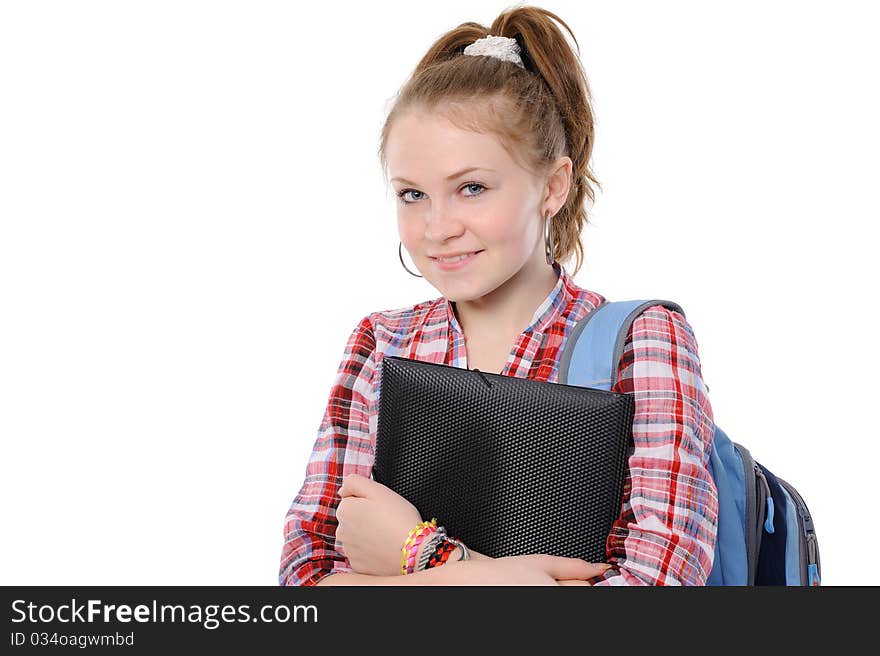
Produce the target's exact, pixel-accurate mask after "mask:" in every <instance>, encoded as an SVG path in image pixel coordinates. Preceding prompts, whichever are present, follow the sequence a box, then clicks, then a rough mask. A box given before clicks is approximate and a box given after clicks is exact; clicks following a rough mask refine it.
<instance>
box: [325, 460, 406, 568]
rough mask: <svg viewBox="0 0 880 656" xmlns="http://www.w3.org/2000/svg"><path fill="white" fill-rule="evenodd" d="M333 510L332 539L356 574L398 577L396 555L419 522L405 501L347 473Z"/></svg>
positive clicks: (378, 484)
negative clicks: (334, 521)
mask: <svg viewBox="0 0 880 656" xmlns="http://www.w3.org/2000/svg"><path fill="white" fill-rule="evenodd" d="M339 496H340V497H342V499H341V501H340V502H339V505H338V507H337V508H336V519H337V520H338V522H339V526H338V527H337V529H336V538H337V539H338V540H339V541H340V542H341V543H342V545H341V549H342V551H343V552H344V553H345V556H346V558H348V560H349V562H350V563H351V567H352V569H353V570H354V571H355V572H357V573H359V574H372V575H374V576H394V575H396V574H400V552H401V549H403V543H404V541H405V540H406V537H407V535H409V532H410V531H411V530H412V529H414V528H415V527H416V525H417V524H418V523H419V522H421V521H422V517H421V515H420V514H419V511H418V510H417V509H416V507H415V506H414V505H412V504H411V503H410V502H409V501H407V500H406V499H404V498H403V497H402V496H400V495H399V494H397V493H396V492H394V490H392V489H391V488H389V487H386V486H385V485H382V484H381V483H378V482H376V481H374V480H372V479H370V478H366V477H365V476H361V475H359V474H350V475H348V476H346V477H345V478H343V479H342V486H341V487H340V488H339Z"/></svg>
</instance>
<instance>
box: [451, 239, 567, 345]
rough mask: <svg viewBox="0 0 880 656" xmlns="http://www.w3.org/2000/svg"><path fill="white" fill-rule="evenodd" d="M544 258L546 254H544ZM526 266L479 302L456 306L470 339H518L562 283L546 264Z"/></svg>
mask: <svg viewBox="0 0 880 656" xmlns="http://www.w3.org/2000/svg"><path fill="white" fill-rule="evenodd" d="M542 257H543V254H542ZM535 268H537V271H535V270H534V269H533V267H532V266H529V265H527V266H524V267H523V268H522V269H520V270H519V271H518V272H517V273H515V274H514V275H513V276H512V277H511V278H510V279H509V280H507V281H505V282H504V283H503V284H501V285H500V286H499V287H498V288H496V289H494V290H492V291H491V292H489V293H488V294H485V295H484V296H481V297H480V298H478V299H474V300H470V301H460V302H457V303H454V304H453V309H454V311H455V316H456V317H457V318H458V323H459V325H460V326H461V329H462V331H463V332H464V333H465V334H466V335H468V336H474V337H487V338H488V337H491V336H493V335H498V334H499V333H500V334H504V335H508V334H512V335H518V334H519V333H521V332H522V331H524V330H525V329H526V328H527V327H528V326H529V323H530V322H531V320H532V317H533V316H534V314H535V311H536V310H537V309H538V306H539V305H540V304H541V303H542V302H543V301H544V299H546V298H547V295H548V294H550V292H551V291H552V290H553V288H554V287H555V286H556V282H557V281H558V276H557V275H556V271H555V270H554V269H553V267H550V266H547V263H546V262H541V263H540V264H538V265H536V266H535Z"/></svg>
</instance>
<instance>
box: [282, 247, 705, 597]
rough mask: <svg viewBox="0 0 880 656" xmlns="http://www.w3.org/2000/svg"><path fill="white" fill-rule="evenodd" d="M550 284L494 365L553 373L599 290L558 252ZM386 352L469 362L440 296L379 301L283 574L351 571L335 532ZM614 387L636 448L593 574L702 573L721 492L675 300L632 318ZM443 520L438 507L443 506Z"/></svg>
mask: <svg viewBox="0 0 880 656" xmlns="http://www.w3.org/2000/svg"><path fill="white" fill-rule="evenodd" d="M556 270H557V273H558V275H559V277H558V280H557V283H556V286H555V287H554V289H553V290H552V291H551V292H550V294H549V295H548V296H547V298H546V299H545V300H544V302H543V303H541V305H540V306H539V307H538V308H537V310H536V311H535V313H534V315H533V317H532V321H531V322H530V324H529V326H528V327H527V328H526V329H525V330H524V331H523V332H522V333H521V334H520V336H519V337H518V338H517V341H516V344H515V345H514V346H513V348H512V350H511V352H510V354H509V355H508V359H507V363H506V364H505V366H504V369H503V371H502V372H501V373H502V374H504V375H508V376H517V377H520V378H530V379H535V380H542V381H550V382H554V383H555V382H557V380H558V365H559V362H558V361H559V357H560V356H561V354H562V347H563V345H564V343H565V340H566V338H567V337H568V335H569V334H570V332H571V330H572V328H573V327H574V326H575V324H576V323H577V322H578V321H579V320H580V319H581V318H582V317H584V316H585V315H586V314H587V313H589V312H592V311H593V310H595V309H596V308H597V307H598V306H599V305H600V304H601V303H602V302H603V301H604V300H605V299H604V297H603V296H601V295H599V294H597V293H595V292H592V291H589V290H586V289H583V288H580V287H578V286H577V285H575V283H574V281H573V280H572V279H571V277H570V276H569V274H568V273H567V271H566V270H565V268H564V267H562V266H561V265H559V264H557V265H556ZM386 355H400V356H403V357H408V358H413V359H418V360H425V361H428V362H437V363H441V364H447V365H452V366H455V367H461V368H466V367H467V353H466V350H465V340H464V334H463V332H462V330H461V327H460V325H459V323H458V319H457V318H456V316H455V312H454V309H453V303H451V302H449V301H448V300H447V299H446V298H445V297H441V298H438V299H435V300H432V301H426V302H422V303H418V304H416V305H414V306H411V307H406V308H400V309H395V310H386V311H380V312H374V313H371V314H369V315H368V316H366V317H364V318H363V319H361V320H360V322H359V323H358V325H357V326H356V327H355V328H354V330H353V331H352V333H351V335H350V337H349V338H348V341H347V343H346V345H345V351H344V354H343V358H342V361H341V363H340V364H339V368H338V370H337V374H336V378H335V381H334V383H333V385H332V387H331V390H330V398H329V401H328V403H327V408H326V410H325V412H324V417H323V420H322V422H321V425H320V427H319V429H318V436H317V440H316V441H315V444H314V449H313V451H312V454H311V456H310V458H309V461H308V464H307V466H306V472H305V478H304V481H303V484H302V487H301V489H300V491H299V493H298V494H297V495H296V497H295V498H294V500H293V503H292V504H291V506H290V509H289V511H288V512H287V516H286V521H285V524H284V544H283V547H282V553H281V567H280V570H279V576H278V580H279V583H280V585H314V584H315V583H317V582H318V581H319V580H320V579H321V578H322V577H324V576H326V575H328V574H331V573H336V572H350V571H352V569H351V566H350V564H349V563H348V561H347V559H346V558H345V556H344V555H343V554H342V553H340V551H339V549H338V545H337V543H336V537H335V536H336V526H337V523H336V514H335V513H336V502H337V499H338V497H337V493H338V490H339V487H340V486H341V485H342V478H343V477H344V476H346V475H348V474H352V473H357V474H361V475H363V476H366V477H369V476H370V473H371V469H372V465H373V444H374V443H375V436H376V429H377V426H378V393H379V387H378V383H379V376H377V375H376V374H377V371H378V365H379V364H380V363H381V360H382V358H383V357H385V356H386ZM617 375H618V379H617V381H616V382H615V384H614V386H613V387H612V390H613V391H615V392H624V393H627V394H633V395H634V396H635V416H634V419H633V440H634V450H633V452H632V454H631V455H630V458H629V467H628V471H627V475H626V479H625V483H624V491H623V503H622V507H621V513H620V516H619V518H618V519H617V521H616V522H615V523H614V525H613V528H612V530H611V533H610V534H609V537H608V541H607V545H606V555H607V561H608V562H609V563H611V564H612V567H611V569H609V570H607V571H606V572H605V573H604V574H601V575H599V576H597V577H595V578H593V579H591V581H590V582H591V583H592V584H593V585H704V584H705V582H706V579H707V577H708V575H709V572H710V570H711V567H712V562H713V558H714V551H715V539H716V535H717V519H718V498H717V490H716V488H715V484H714V483H713V481H712V479H711V477H710V475H709V470H708V462H709V455H710V453H711V440H712V437H713V434H714V428H715V427H714V421H713V416H712V407H711V405H710V403H709V398H708V396H707V392H706V387H705V385H704V384H703V380H702V374H701V371H700V360H699V355H698V353H697V340H696V338H695V337H694V333H693V331H692V329H691V327H690V325H689V324H688V322H687V321H686V320H685V318H684V317H683V316H682V315H681V314H680V313H678V312H674V311H672V310H668V309H666V308H664V307H663V306H661V305H655V306H652V307H649V308H647V309H646V310H644V311H643V312H642V313H641V314H640V315H639V316H638V317H637V318H636V320H635V321H634V322H633V325H632V328H631V330H630V333H629V335H628V336H627V340H626V343H625V347H624V351H623V356H622V358H621V362H620V364H619V369H618V372H617ZM438 519H439V521H440V523H441V524H442V518H438Z"/></svg>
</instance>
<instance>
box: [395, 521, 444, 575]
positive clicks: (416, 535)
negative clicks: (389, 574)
mask: <svg viewBox="0 0 880 656" xmlns="http://www.w3.org/2000/svg"><path fill="white" fill-rule="evenodd" d="M436 530H437V518H436V517H435V518H433V519H431V521H430V522H419V523H418V524H416V527H415V528H414V529H412V530H411V531H410V532H409V535H408V536H407V538H406V541H405V542H404V543H403V549H401V551H400V573H401V574H412V572H413V570H414V569H415V565H416V554H417V553H418V552H419V545H420V544H421V543H422V540H423V539H424V538H425V536H426V535H428V534H429V533H433V532H434V531H436Z"/></svg>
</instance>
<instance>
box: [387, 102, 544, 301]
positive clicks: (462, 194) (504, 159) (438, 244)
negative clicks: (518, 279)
mask: <svg viewBox="0 0 880 656" xmlns="http://www.w3.org/2000/svg"><path fill="white" fill-rule="evenodd" d="M386 159H387V162H388V169H389V177H390V178H391V183H392V185H393V187H394V191H395V192H396V193H397V194H398V196H399V197H398V198H397V223H398V230H399V232H400V239H401V241H402V242H403V246H404V248H405V249H406V250H407V252H408V253H409V255H410V257H411V258H412V260H413V262H414V264H415V266H416V268H417V269H418V271H419V273H421V274H422V275H423V276H424V277H425V280H427V281H428V282H429V283H431V284H432V285H433V286H434V287H436V288H437V289H438V290H439V291H440V292H441V293H442V294H443V295H444V296H446V297H447V298H448V299H450V300H453V301H468V300H473V299H477V298H479V297H481V296H483V295H485V294H488V293H489V292H491V291H492V290H494V289H496V288H497V287H499V286H500V285H502V284H503V283H504V282H506V281H507V280H509V279H510V278H511V277H513V276H514V274H516V273H518V272H520V271H521V270H523V268H524V267H526V268H527V269H531V268H532V267H534V268H535V270H536V271H537V270H538V267H545V268H546V267H548V265H547V262H546V259H545V256H544V233H543V217H542V209H545V208H544V205H545V204H546V203H544V201H545V200H546V198H545V196H544V191H545V189H544V188H543V187H544V185H543V184H542V183H543V181H542V180H540V179H538V178H537V177H536V176H533V175H532V174H531V173H530V172H529V171H527V170H525V169H523V168H522V167H521V166H520V165H519V164H518V163H517V162H516V161H515V160H514V159H513V158H511V156H510V155H509V154H508V153H507V151H506V150H504V148H503V147H502V145H501V143H500V142H499V141H498V139H497V137H495V136H494V135H491V134H480V133H477V132H471V131H467V130H462V129H460V128H458V127H456V126H455V125H453V124H452V123H450V122H449V121H448V120H446V119H445V118H443V117H442V116H439V115H430V114H424V113H408V114H404V115H402V116H400V117H398V118H397V119H396V120H395V122H394V124H393V126H392V128H391V132H390V134H389V135H388V141H387V144H386ZM474 167H475V168H474ZM466 169H473V170H466ZM547 209H551V211H553V210H554V209H558V208H549V207H548V208H547ZM458 253H468V254H472V253H476V254H475V255H469V256H468V257H467V259H466V260H464V261H461V262H458V263H454V264H453V263H443V262H440V261H439V260H438V259H436V258H438V257H440V256H448V255H455V254H458Z"/></svg>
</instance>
